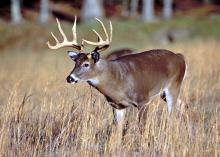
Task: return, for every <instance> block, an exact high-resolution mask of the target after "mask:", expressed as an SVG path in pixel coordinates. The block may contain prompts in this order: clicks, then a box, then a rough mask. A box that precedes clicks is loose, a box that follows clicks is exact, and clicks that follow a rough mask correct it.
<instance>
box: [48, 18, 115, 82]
mask: <svg viewBox="0 0 220 157" xmlns="http://www.w3.org/2000/svg"><path fill="white" fill-rule="evenodd" d="M56 20H57V25H58V29H59V31H60V33H61V35H62V37H63V42H62V43H60V42H59V41H58V39H57V38H56V37H55V36H54V34H53V33H52V32H51V35H52V36H53V38H54V40H55V41H56V45H54V46H52V45H51V44H50V43H49V42H47V45H48V47H49V48H50V49H53V50H54V49H59V48H62V47H72V48H74V49H76V50H77V51H68V52H67V53H68V55H69V57H70V58H71V59H72V60H73V61H74V62H75V67H74V68H73V70H72V72H71V73H70V75H69V76H68V77H67V82H68V83H72V84H74V83H77V82H79V81H88V82H94V83H95V81H96V79H95V78H96V76H97V75H98V74H99V69H100V68H98V67H99V66H100V65H99V64H98V63H99V59H100V54H99V53H100V52H101V51H103V50H105V49H107V48H108V47H109V44H110V42H111V41H112V24H111V22H110V37H109V35H108V33H107V31H106V28H105V26H104V24H103V23H102V22H101V21H100V20H99V19H96V20H97V21H98V22H99V23H100V24H101V26H102V29H103V31H104V33H105V35H106V40H103V39H102V37H101V36H100V35H99V34H98V33H97V32H96V31H95V30H93V32H94V33H95V34H96V35H97V36H98V42H92V41H88V40H85V39H82V42H81V45H79V44H77V35H76V17H75V21H74V25H73V28H72V32H73V40H72V41H68V40H67V37H66V35H65V33H64V32H63V30H62V27H61V25H60V22H59V20H58V19H56ZM84 43H87V44H90V45H94V46H96V48H95V49H94V50H93V51H92V52H90V53H85V52H83V48H84Z"/></svg>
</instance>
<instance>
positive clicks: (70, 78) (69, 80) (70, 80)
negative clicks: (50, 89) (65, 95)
mask: <svg viewBox="0 0 220 157" xmlns="http://www.w3.org/2000/svg"><path fill="white" fill-rule="evenodd" d="M66 81H67V82H68V83H73V82H74V83H77V82H78V80H75V79H74V78H73V77H71V76H68V77H67V78H66Z"/></svg>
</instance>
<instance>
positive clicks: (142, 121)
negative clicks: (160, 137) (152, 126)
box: [138, 105, 148, 134]
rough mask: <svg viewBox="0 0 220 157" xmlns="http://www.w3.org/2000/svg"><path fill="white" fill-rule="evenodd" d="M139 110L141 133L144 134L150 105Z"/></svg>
mask: <svg viewBox="0 0 220 157" xmlns="http://www.w3.org/2000/svg"><path fill="white" fill-rule="evenodd" d="M138 110H139V112H138V123H139V124H138V125H139V126H138V127H139V129H140V133H141V134H143V133H144V129H145V125H146V120H147V112H148V105H142V106H141V107H139V108H138Z"/></svg>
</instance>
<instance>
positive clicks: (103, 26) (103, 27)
mask: <svg viewBox="0 0 220 157" xmlns="http://www.w3.org/2000/svg"><path fill="white" fill-rule="evenodd" d="M95 19H96V20H97V21H98V22H99V23H100V24H101V26H102V29H103V31H104V33H105V35H106V38H107V39H106V40H107V41H109V36H108V33H107V31H106V28H105V25H104V24H103V22H102V21H101V20H99V19H98V18H95Z"/></svg>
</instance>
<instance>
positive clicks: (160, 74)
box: [47, 18, 186, 122]
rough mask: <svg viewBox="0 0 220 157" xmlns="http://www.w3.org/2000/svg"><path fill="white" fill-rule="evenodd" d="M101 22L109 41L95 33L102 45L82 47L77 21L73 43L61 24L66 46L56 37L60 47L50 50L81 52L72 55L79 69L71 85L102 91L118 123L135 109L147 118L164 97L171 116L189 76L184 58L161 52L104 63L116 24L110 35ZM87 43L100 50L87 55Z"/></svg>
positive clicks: (134, 55)
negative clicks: (154, 103) (152, 103)
mask: <svg viewBox="0 0 220 157" xmlns="http://www.w3.org/2000/svg"><path fill="white" fill-rule="evenodd" d="M97 20H98V19H97ZM98 22H99V23H100V24H101V26H102V28H103V31H104V34H105V36H106V39H105V40H103V38H102V37H101V35H100V34H98V33H97V32H96V31H95V30H93V31H94V32H95V34H96V35H97V36H98V41H97V42H92V41H88V40H85V39H82V42H81V44H80V45H79V44H77V40H76V39H77V36H76V18H75V22H74V25H73V29H72V31H73V41H68V40H67V38H66V36H65V34H64V32H63V30H62V28H61V26H60V23H59V21H58V20H57V24H58V28H59V31H60V33H61V35H62V36H63V42H62V43H60V42H59V41H58V39H57V38H56V37H55V36H54V35H53V33H52V36H53V38H54V39H55V41H56V43H57V44H56V45H55V46H51V45H50V43H49V42H48V43H47V44H48V47H49V48H50V49H58V48H61V47H66V46H67V47H73V48H75V49H77V50H78V52H75V51H68V55H69V56H70V58H71V59H72V60H73V61H74V62H75V67H74V69H73V70H72V72H71V73H70V75H69V76H68V77H67V82H68V83H71V84H74V83H78V82H87V83H89V84H90V85H91V86H93V87H94V88H96V89H97V90H98V91H100V92H101V93H102V94H103V95H104V96H105V97H106V99H107V101H108V102H109V104H110V105H111V106H112V107H113V108H114V111H115V112H114V113H115V117H116V120H117V122H119V121H121V120H122V119H123V115H124V110H125V109H126V108H127V107H131V106H134V107H136V108H138V110H140V112H139V117H142V118H144V117H143V116H144V115H143V111H144V110H145V109H146V104H147V103H148V102H149V101H150V100H151V99H152V98H154V97H155V96H157V95H161V97H162V98H163V100H165V101H166V104H167V110H168V112H171V110H172V107H173V106H174V105H176V104H177V100H178V96H179V93H180V88H181V84H182V81H183V78H184V75H185V69H186V64H185V60H184V57H183V55H182V54H175V53H173V52H171V51H168V50H159V49H158V50H150V51H144V52H141V53H138V54H131V55H127V56H122V57H119V58H117V59H115V60H107V59H101V58H100V55H99V53H100V52H101V51H103V50H105V49H106V48H108V47H109V44H110V42H111V41H112V24H111V22H110V35H109V34H108V32H107V30H106V28H105V26H104V24H103V23H102V22H101V21H100V20H98ZM84 43H86V44H90V45H94V46H96V48H95V49H94V50H93V51H92V52H90V53H85V52H83V46H84Z"/></svg>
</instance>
